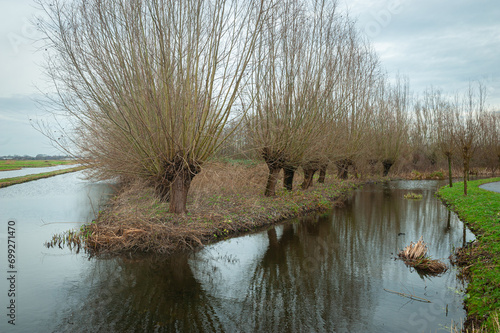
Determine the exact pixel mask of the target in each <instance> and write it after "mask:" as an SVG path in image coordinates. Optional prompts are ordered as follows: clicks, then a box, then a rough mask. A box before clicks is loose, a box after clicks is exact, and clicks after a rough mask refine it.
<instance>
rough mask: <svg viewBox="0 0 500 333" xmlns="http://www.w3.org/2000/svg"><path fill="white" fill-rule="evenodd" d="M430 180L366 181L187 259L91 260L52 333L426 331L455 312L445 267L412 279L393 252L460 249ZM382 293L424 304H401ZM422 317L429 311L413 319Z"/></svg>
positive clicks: (456, 227)
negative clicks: (416, 196)
mask: <svg viewBox="0 0 500 333" xmlns="http://www.w3.org/2000/svg"><path fill="white" fill-rule="evenodd" d="M436 184H437V183H435V182H433V183H429V184H427V183H425V182H424V183H422V182H419V183H412V182H399V183H394V182H392V183H389V184H385V185H373V186H365V187H364V188H363V189H362V190H358V191H356V193H355V195H354V196H353V198H352V199H351V200H349V201H348V202H347V203H346V205H345V207H341V208H336V209H334V210H333V211H332V212H331V213H330V214H327V215H317V216H309V217H307V218H304V219H301V220H300V221H292V222H289V223H286V224H283V225H279V226H276V227H272V228H269V229H268V230H266V231H264V232H260V233H257V234H253V235H248V236H244V237H238V238H233V239H229V240H226V241H223V242H219V243H216V244H213V245H210V246H207V247H206V248H205V249H202V250H200V251H199V252H196V253H192V254H189V255H188V254H181V255H174V256H171V257H168V258H163V259H160V258H151V257H147V258H137V259H130V258H128V259H123V258H122V259H110V260H94V262H93V264H94V265H93V268H92V270H90V271H88V272H86V273H84V274H85V278H84V279H83V280H82V282H81V283H80V284H79V285H78V286H76V287H75V288H73V289H71V290H69V292H68V298H69V299H73V300H74V303H75V304H76V305H75V306H72V307H71V309H68V311H67V313H65V314H64V318H62V319H61V320H60V322H61V324H60V325H59V330H60V331H72V332H78V331H114V332H132V331H148V332H150V331H151V332H154V331H158V332H172V331H182V332H184V331H189V332H192V331H204V332H222V331H225V332H303V331H316V332H323V331H327V332H331V331H337V332H381V331H384V332H402V331H426V330H432V331H435V330H437V329H438V328H439V327H442V326H445V325H449V324H450V322H451V320H455V321H460V319H462V318H463V317H464V312H463V309H462V304H461V298H462V296H461V295H460V294H456V293H455V292H454V289H453V288H456V285H457V283H456V281H455V275H454V274H455V273H454V272H447V273H446V274H445V275H443V276H442V277H433V278H429V277H426V276H423V275H422V276H420V275H418V274H416V273H415V272H413V271H411V270H410V269H408V268H407V267H406V266H405V265H404V264H403V263H402V262H401V261H395V260H394V257H395V255H396V253H397V251H398V250H400V249H402V248H403V247H404V246H405V245H407V244H408V243H409V242H410V241H412V240H416V239H418V238H419V237H420V236H423V237H424V240H425V241H426V242H427V243H428V244H429V245H430V248H429V251H430V254H431V255H432V256H433V257H434V258H447V257H448V255H449V254H450V252H451V250H452V248H453V247H454V246H460V245H461V243H462V238H463V229H462V224H461V223H460V222H459V221H458V219H457V218H456V216H454V215H449V214H448V212H447V210H446V209H445V208H444V206H443V205H441V204H440V203H439V202H438V201H437V200H436V199H435V198H434V197H433V191H432V189H433V188H435V187H436ZM409 189H411V190H419V189H421V191H420V192H421V194H422V195H423V198H422V200H419V201H410V200H406V199H404V198H403V196H404V194H406V193H407V192H408V190H409ZM466 236H467V237H470V235H469V234H467V235H466ZM385 288H387V289H392V290H396V291H403V292H409V293H413V294H415V295H416V296H420V297H424V298H428V299H430V300H431V301H432V302H433V303H432V304H430V305H429V304H423V303H419V302H413V301H409V300H408V299H404V298H402V297H399V296H397V295H394V294H389V293H387V292H385V291H384V289H385ZM445 306H446V308H447V311H448V312H447V314H445V312H444V311H441V307H442V308H444V307H445ZM441 312H442V313H441ZM420 313H430V314H431V315H426V317H425V318H424V319H425V320H418V319H419V317H416V318H414V317H412V316H414V315H415V314H420ZM447 315H448V317H447ZM416 323H418V325H417V324H416ZM412 325H413V326H412ZM415 325H416V326H415Z"/></svg>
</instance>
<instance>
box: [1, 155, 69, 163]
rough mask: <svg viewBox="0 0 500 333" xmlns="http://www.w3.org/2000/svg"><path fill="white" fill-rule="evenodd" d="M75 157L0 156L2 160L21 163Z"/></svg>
mask: <svg viewBox="0 0 500 333" xmlns="http://www.w3.org/2000/svg"><path fill="white" fill-rule="evenodd" d="M72 158H74V157H73V156H70V155H46V154H38V155H36V156H29V155H7V156H0V159H1V160H19V161H28V160H67V159H72Z"/></svg>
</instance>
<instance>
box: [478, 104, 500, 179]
mask: <svg viewBox="0 0 500 333" xmlns="http://www.w3.org/2000/svg"><path fill="white" fill-rule="evenodd" d="M479 121H480V133H479V137H480V142H479V149H478V150H479V154H478V155H479V159H480V160H481V161H482V164H483V166H484V167H486V168H489V169H490V171H491V174H492V175H494V174H495V172H496V171H497V170H498V169H499V168H500V112H498V111H497V112H484V114H482V115H481V117H480V119H479Z"/></svg>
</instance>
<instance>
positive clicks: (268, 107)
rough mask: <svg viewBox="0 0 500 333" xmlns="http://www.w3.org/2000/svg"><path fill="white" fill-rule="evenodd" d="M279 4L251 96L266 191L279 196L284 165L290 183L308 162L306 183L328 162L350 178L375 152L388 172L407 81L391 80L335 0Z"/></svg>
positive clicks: (250, 119) (251, 126)
mask: <svg viewBox="0 0 500 333" xmlns="http://www.w3.org/2000/svg"><path fill="white" fill-rule="evenodd" d="M308 5H310V6H308ZM274 11H275V15H272V17H274V18H275V21H272V22H270V24H269V25H267V26H265V27H264V28H263V33H262V34H261V35H260V37H261V38H260V39H259V41H258V43H257V50H256V53H255V63H257V66H256V71H255V73H254V76H253V80H252V82H251V84H250V85H249V86H248V87H249V89H248V93H247V94H246V95H245V96H246V97H247V98H248V99H249V100H251V103H250V102H249V103H248V108H247V112H246V120H245V121H246V125H247V128H248V132H249V133H250V136H251V138H252V140H253V142H254V146H255V147H256V149H257V150H258V151H259V153H260V155H261V157H262V158H263V159H264V161H265V162H266V164H267V166H268V168H269V177H268V181H267V185H266V190H265V195H267V196H272V195H274V193H275V186H276V183H277V179H278V175H279V174H280V171H281V170H283V173H284V186H285V188H286V189H289V190H290V189H292V184H293V177H294V173H295V170H297V168H299V167H302V169H303V171H304V181H303V183H302V185H301V186H302V188H304V189H306V188H308V187H309V186H310V185H311V182H312V177H313V175H314V173H315V172H316V171H318V170H320V181H322V180H323V179H324V174H325V171H326V167H327V166H328V164H329V163H335V164H336V166H337V168H338V170H339V172H338V174H339V176H340V177H342V178H345V177H347V169H348V167H349V166H351V165H354V164H355V161H356V160H358V159H359V158H360V157H361V156H363V157H366V156H367V155H370V153H371V154H372V155H373V156H371V160H372V161H375V160H377V159H380V160H381V162H382V163H384V167H385V169H386V173H387V172H388V170H389V168H390V167H391V165H392V164H393V163H394V162H395V159H396V158H397V155H398V153H399V151H400V146H401V143H402V142H403V141H404V140H403V136H404V135H405V133H406V132H407V130H406V128H405V126H406V123H407V120H406V118H407V117H408V107H409V103H410V100H409V97H410V96H409V88H408V81H407V80H404V79H399V78H398V79H397V80H396V83H395V84H392V85H391V84H389V83H388V81H387V79H386V77H385V75H383V73H382V72H381V69H380V66H379V62H378V58H377V56H376V54H375V53H374V52H373V50H372V49H371V47H370V45H369V43H368V42H367V41H366V40H364V39H363V38H361V36H360V34H359V33H358V31H357V30H356V27H355V25H354V24H353V22H352V21H351V20H350V19H349V18H348V17H345V16H343V15H342V14H341V13H338V12H337V8H336V6H335V4H331V3H328V2H315V3H311V4H309V3H307V2H302V3H301V2H297V1H282V2H280V4H279V5H277V6H276V7H275V8H274ZM374 139H375V140H374ZM369 141H370V142H373V143H376V144H375V145H374V146H373V148H374V149H367V147H368V146H367V142H369Z"/></svg>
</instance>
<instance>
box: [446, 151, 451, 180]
mask: <svg viewBox="0 0 500 333" xmlns="http://www.w3.org/2000/svg"><path fill="white" fill-rule="evenodd" d="M446 158H447V159H448V178H449V180H450V187H453V180H452V177H453V175H452V173H451V154H449V153H448V154H446Z"/></svg>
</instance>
